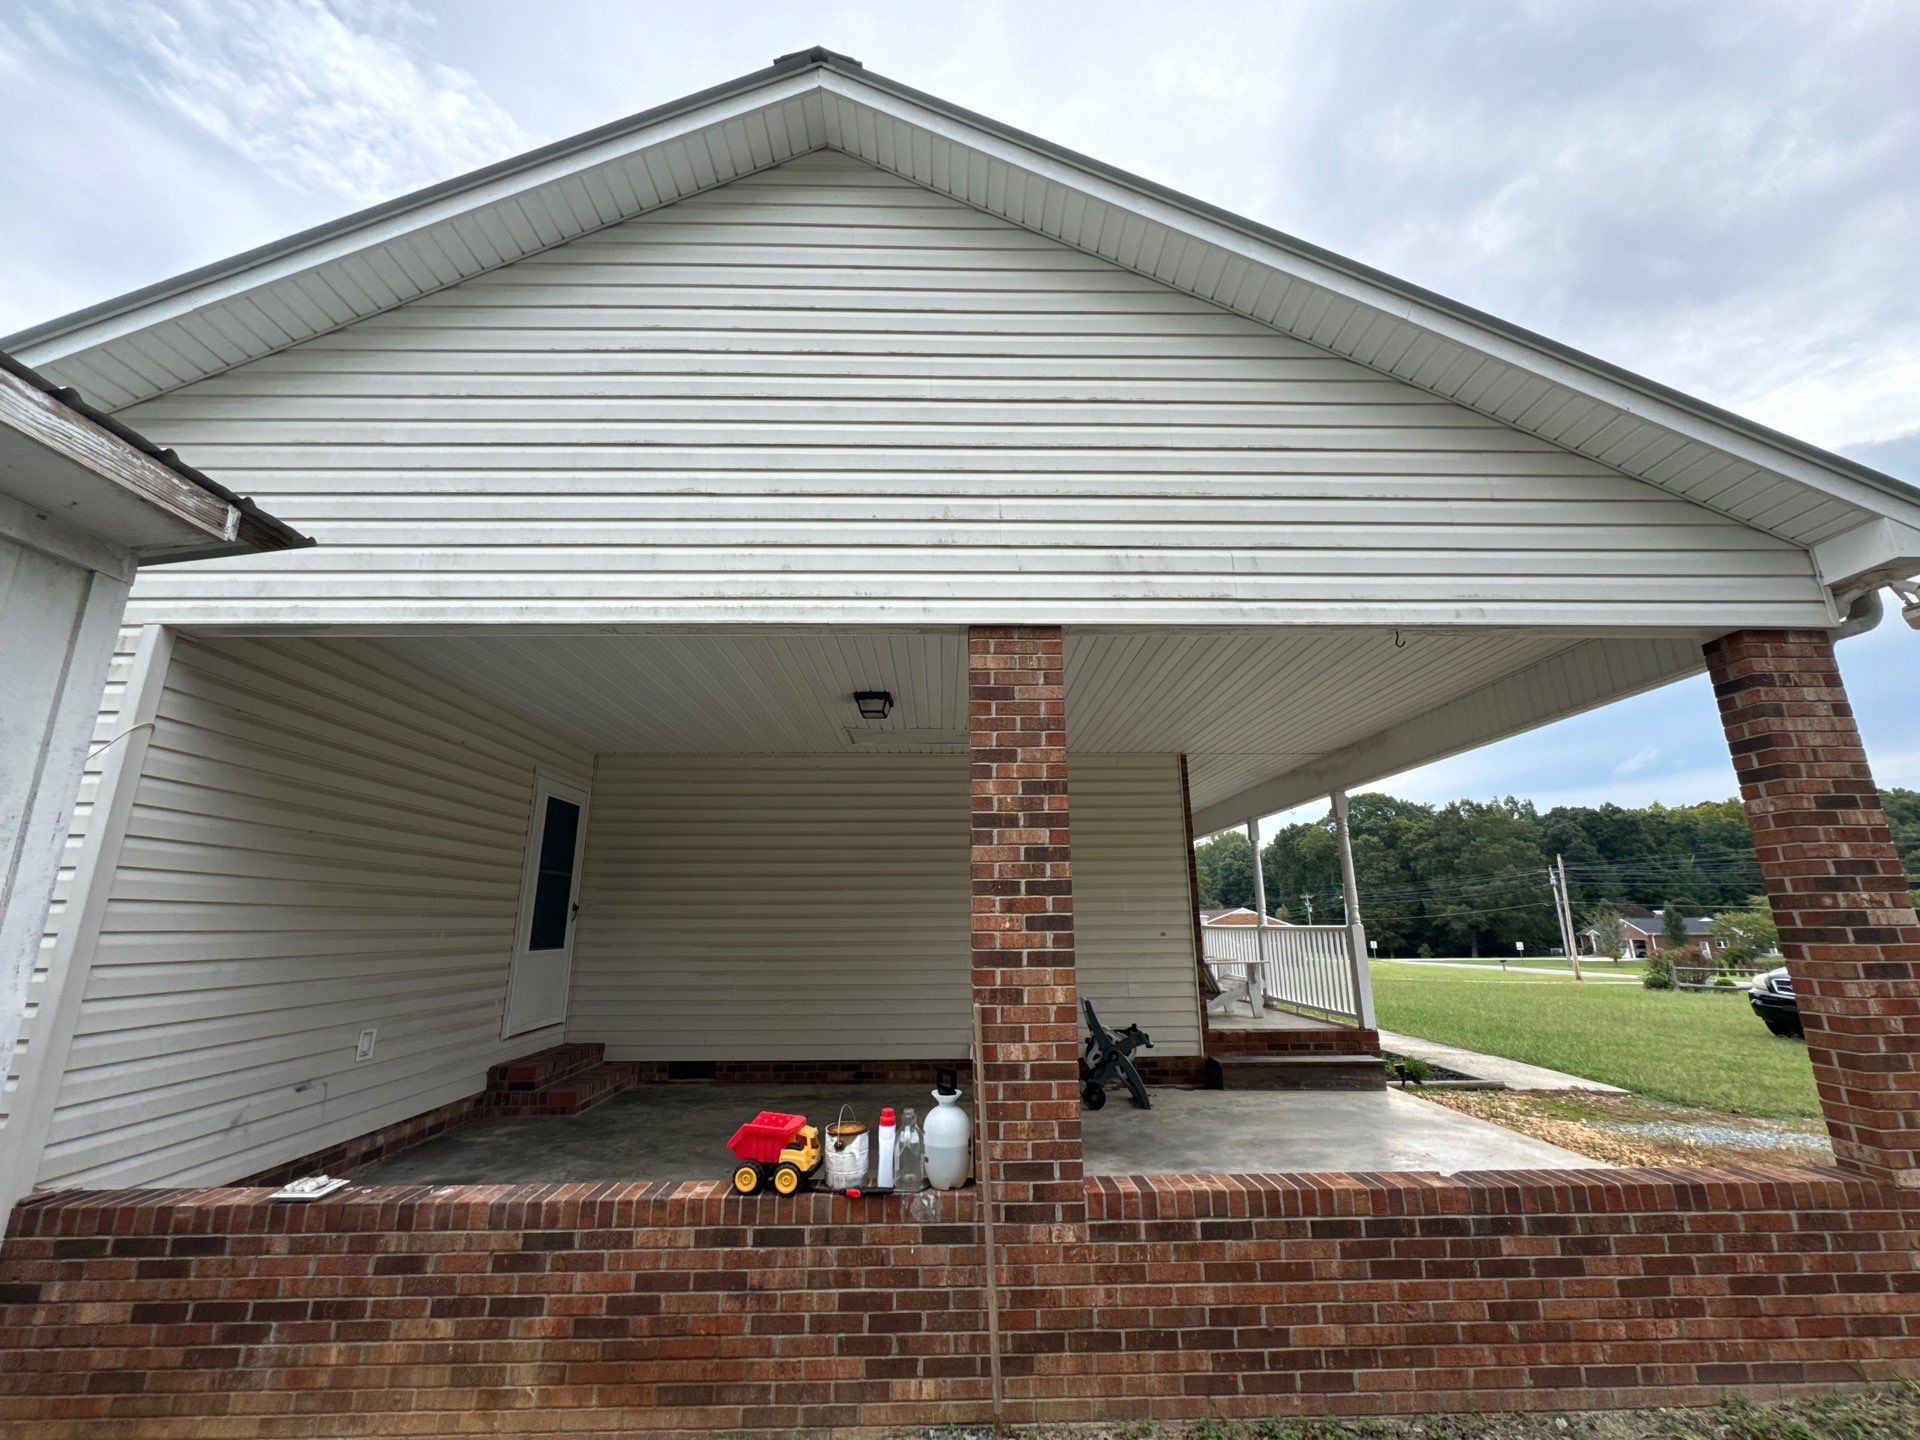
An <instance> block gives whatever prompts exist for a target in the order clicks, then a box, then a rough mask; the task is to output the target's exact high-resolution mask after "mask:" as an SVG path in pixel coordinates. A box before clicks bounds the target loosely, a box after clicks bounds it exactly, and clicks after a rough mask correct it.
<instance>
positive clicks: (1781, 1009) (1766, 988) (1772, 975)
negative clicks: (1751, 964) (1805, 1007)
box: [1747, 965, 1801, 1035]
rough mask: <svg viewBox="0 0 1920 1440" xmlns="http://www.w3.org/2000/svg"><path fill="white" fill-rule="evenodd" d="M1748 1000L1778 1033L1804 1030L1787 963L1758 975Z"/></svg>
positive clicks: (1773, 1030) (1754, 978)
mask: <svg viewBox="0 0 1920 1440" xmlns="http://www.w3.org/2000/svg"><path fill="white" fill-rule="evenodd" d="M1747 1003H1748V1004H1749V1005H1751V1006H1753V1013H1754V1014H1756V1015H1758V1016H1759V1017H1760V1018H1761V1019H1762V1020H1764V1021H1766V1022H1767V1029H1769V1030H1771V1031H1772V1032H1773V1033H1774V1034H1776V1035H1798V1034H1800V1033H1801V1030H1800V1002H1799V1001H1798V1000H1796V999H1794V998H1793V977H1792V976H1791V975H1789V974H1787V967H1786V966H1784V965H1782V966H1781V967H1780V968H1779V969H1777V970H1769V971H1767V973H1766V974H1764V975H1756V976H1754V977H1753V986H1752V988H1751V989H1749V990H1748V991H1747Z"/></svg>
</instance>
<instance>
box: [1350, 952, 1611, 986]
mask: <svg viewBox="0 0 1920 1440" xmlns="http://www.w3.org/2000/svg"><path fill="white" fill-rule="evenodd" d="M1376 958H1385V957H1376ZM1394 958H1396V959H1397V958H1399V957H1397V956H1396V957H1394ZM1500 960H1501V957H1500V956H1498V955H1436V956H1435V957H1434V958H1433V960H1431V961H1427V960H1406V961H1404V962H1403V963H1405V964H1408V965H1427V964H1436V963H1444V964H1447V965H1485V966H1488V967H1490V968H1492V969H1495V970H1498V969H1499V968H1500ZM1506 962H1507V964H1509V965H1518V966H1523V967H1524V968H1526V969H1528V970H1565V971H1567V972H1568V973H1569V974H1571V973H1572V972H1573V966H1572V965H1571V964H1569V963H1568V962H1567V957H1566V956H1564V955H1509V956H1507V957H1506ZM1645 968H1646V967H1645V966H1644V965H1643V964H1642V963H1641V962H1640V961H1638V960H1596V959H1594V958H1593V957H1592V956H1591V955H1582V956H1581V957H1580V973H1581V974H1583V975H1626V976H1631V977H1632V978H1634V979H1636V980H1637V979H1639V978H1640V972H1641V971H1642V970H1644V969H1645Z"/></svg>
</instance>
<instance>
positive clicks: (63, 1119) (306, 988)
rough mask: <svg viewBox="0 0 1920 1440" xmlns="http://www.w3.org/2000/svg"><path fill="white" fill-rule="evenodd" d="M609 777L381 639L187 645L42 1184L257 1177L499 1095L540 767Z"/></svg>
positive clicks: (513, 1047) (145, 784)
mask: <svg viewBox="0 0 1920 1440" xmlns="http://www.w3.org/2000/svg"><path fill="white" fill-rule="evenodd" d="M590 764H591V759H590V757H589V756H588V755H586V754H585V753H584V752H581V751H580V750H578V749H576V748H575V747H573V746H571V745H569V744H567V743H565V742H563V741H560V740H557V739H555V738H553V737H550V736H549V735H547V734H545V733H544V732H543V731H541V730H540V729H539V728H538V727H536V726H534V725H532V724H530V723H528V722H526V721H524V720H521V719H519V718H517V717H514V716H512V715H510V714H508V713H507V712H504V711H499V710H496V709H493V708H491V707H489V706H486V705H485V704H483V703H482V702H479V701H476V700H475V699H473V698H472V697H471V696H469V695H467V694H465V693H464V692H462V691H460V690H457V689H455V688H454V687H453V686H450V685H448V684H446V683H445V682H443V681H439V680H436V679H433V678H432V677H430V676H428V675H427V674H426V673H425V672H424V671H421V670H419V669H418V668H417V667H414V666H412V665H411V664H408V663H407V662H405V661H401V660H399V659H397V658H396V657H394V656H392V655H391V654H388V653H386V652H384V651H383V650H381V649H379V648H378V647H376V646H374V645H372V644H370V643H367V642H355V641H343V642H321V641H283V642H267V641H226V642H221V643H218V644H211V643H196V642H191V641H185V640H183V641H182V642H181V643H180V644H179V646H178V648H177V650H176V652H175V655H174V659H173V663H172V666H171V668H170V669H169V671H168V674H167V682H166V690H165V693H164V694H163V696H162V699H161V703H160V715H159V723H158V725H157V727H156V729H155V732H154V736H153V743H152V746H151V748H150V749H149V750H148V752H147V759H146V765H145V768H144V772H143V774H142V776H141V779H140V782H139V790H138V791H137V793H136V797H135V806H134V811H133V816H132V820H131V823H130V827H129V831H128V834H127V838H126V841H125V844H124V848H123V849H122V852H121V856H120V864H119V867H118V869H117V871H116V872H115V874H114V876H113V881H112V884H113V889H112V894H111V898H110V900H109V903H108V907H107V912H106V919H105V923H104V926H103V929H102V933H101V935H100V939H99V944H98V947H97V949H96V951H95V954H94V958H93V967H92V971H91V974H90V977H89V981H88V986H87V992H86V999H85V1002H84V1005H83V1007H82V1010H81V1016H80V1023H79V1027H78V1030H77V1031H76V1033H75V1037H74V1041H73V1047H72V1053H71V1055H70V1057H69V1059H68V1068H67V1073H66V1077H65V1080H64V1082H63V1085H62V1088H61V1092H60V1099H59V1106H58V1109H57V1110H56V1112H55V1115H54V1121H53V1128H52V1132H51V1135H50V1137H49V1145H48V1148H47V1153H46V1158H45V1160H44V1162H43V1166H42V1171H41V1174H40V1177H39V1178H40V1181H41V1183H42V1184H48V1185H55V1184H57V1185H113V1184H129V1183H152V1182H163V1181H171V1182H185V1183H193V1182H203V1181H205V1182H211V1181H219V1180H231V1179H234V1178H236V1177H238V1176H242V1175H246V1174H249V1173H252V1172H254V1171H257V1170H260V1169H262V1168H264V1167H266V1166H268V1165H271V1164H273V1163H276V1162H278V1161H281V1160H286V1159H289V1158H292V1157H294V1156H297V1155H301V1154H304V1153H307V1152H310V1151H313V1150H316V1149H320V1148H322V1147H324V1146H326V1145H329V1144H332V1143H335V1142H338V1141H340V1140H344V1139H347V1138H350V1137H352V1136H355V1135H358V1134H361V1133H363V1132H365V1131H367V1130H371V1129H373V1128H375V1127H377V1126H380V1125H384V1124H388V1123H391V1122H393V1121H395V1120H399V1119H403V1118H405V1117H407V1116H410V1115H413V1114H417V1113H418V1112H420V1111H422V1110H426V1109H430V1108H432V1107H433V1106H435V1105H439V1104H443V1103H445V1102H447V1101H449V1100H453V1099H457V1098H459V1097H461V1096H464V1095H468V1094H472V1093H473V1092H475V1091H477V1090H479V1089H480V1088H481V1087H482V1086H483V1084H484V1083H485V1074H486V1069H487V1066H488V1065H489V1064H492V1063H494V1062H496V1061H498V1060H500V1059H502V1058H504V1057H506V1056H508V1055H510V1054H518V1053H521V1052H523V1051H524V1050H526V1049H528V1048H529V1042H528V1040H527V1038H526V1037H521V1038H520V1039H519V1040H516V1041H512V1042H508V1043H505V1044H503V1043H502V1042H501V1040H500V1021H501V1005H502V1000H503V997H504V994H505V986H506V976H507V965H508V961H509V956H510V953H511V949H512V942H513V931H514V921H515V917H516V914H517V907H518V903H519V889H520V873H521V863H522V860H523V858H524V855H525V846H526V836H527V822H528V807H529V804H530V801H531V796H532V787H533V780H534V771H535V768H536V767H540V768H544V769H547V770H550V771H553V772H554V773H557V774H562V775H567V776H571V777H574V778H581V779H583V778H584V777H585V775H586V773H587V770H588V767H589V766H590ZM368 1026H377V1027H378V1030H379V1038H378V1041H377V1044H376V1049H375V1054H374V1058H373V1059H372V1060H370V1061H367V1062H365V1063H359V1064H356V1063H355V1061H354V1058H353V1055H354V1046H355V1042H356V1040H357V1038H358V1036H359V1033H360V1031H361V1030H362V1029H364V1028H366V1027H368ZM535 1043H537V1042H535Z"/></svg>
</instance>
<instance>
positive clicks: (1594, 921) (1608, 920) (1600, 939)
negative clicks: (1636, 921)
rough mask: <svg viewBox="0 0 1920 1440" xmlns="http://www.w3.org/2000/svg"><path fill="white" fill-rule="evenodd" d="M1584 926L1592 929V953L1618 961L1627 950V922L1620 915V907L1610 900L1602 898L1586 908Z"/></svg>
mask: <svg viewBox="0 0 1920 1440" xmlns="http://www.w3.org/2000/svg"><path fill="white" fill-rule="evenodd" d="M1585 925H1586V928H1587V929H1589V930H1591V931H1593V953H1594V954H1595V955H1604V956H1606V957H1607V958H1608V959H1610V960H1614V961H1618V960H1619V959H1620V957H1621V956H1622V955H1624V954H1625V953H1626V950H1627V922H1626V921H1625V919H1623V918H1622V917H1621V914H1620V907H1619V906H1618V905H1615V904H1614V903H1613V902H1612V901H1611V900H1602V901H1600V902H1599V903H1598V904H1597V905H1594V906H1592V907H1591V908H1590V909H1588V911H1587V914H1586V920H1585Z"/></svg>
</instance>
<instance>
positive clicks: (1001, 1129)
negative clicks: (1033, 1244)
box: [967, 625, 1087, 1226]
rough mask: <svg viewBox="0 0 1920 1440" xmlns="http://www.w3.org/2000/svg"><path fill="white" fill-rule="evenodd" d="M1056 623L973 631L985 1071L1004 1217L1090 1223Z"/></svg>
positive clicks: (970, 714)
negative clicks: (1084, 1170) (1083, 1174)
mask: <svg viewBox="0 0 1920 1440" xmlns="http://www.w3.org/2000/svg"><path fill="white" fill-rule="evenodd" d="M1066 723H1067V707H1066V699H1065V690H1064V689H1063V686H1062V677H1061V673H1060V630H1059V627H1058V626H992V625H976V626H974V627H973V628H971V629H970V630H969V631H968V632H967V732H968V733H967V744H968V759H969V761H970V774H971V777H972V785H971V791H972V820H973V849H972V866H973V890H972V894H973V998H974V1000H975V1001H976V1002H977V1003H978V1004H979V1006H980V1008H981V1041H982V1047H983V1050H984V1054H983V1055H982V1056H981V1057H980V1063H979V1064H978V1065H977V1066H976V1069H975V1077H976V1083H978V1084H979V1085H980V1086H981V1102H982V1103H981V1109H982V1115H983V1117H984V1119H985V1124H986V1137H985V1138H986V1141H987V1143H988V1144H989V1145H990V1146H991V1152H990V1153H991V1154H992V1156H993V1178H994V1182H995V1185H996V1186H997V1198H998V1199H999V1201H1000V1205H999V1212H1000V1214H1001V1216H1002V1217H1003V1218H1004V1219H1005V1221H1006V1222H1007V1223H1008V1224H1009V1225H1016V1226H1045V1225H1075V1226H1078V1225H1084V1224H1085V1223H1086V1218H1087V1200H1086V1190H1085V1188H1084V1186H1083V1184H1082V1182H1081V1152H1080V1066H1079V1036H1080V1025H1079V1017H1078V1016H1077V1015H1076V1014H1075V1008H1076V1006H1077V1005H1078V1004H1079V1000H1078V995H1077V992H1076V990H1075V987H1074V977H1073V878H1072V871H1071V869H1070V865H1069V854H1070V847H1069V838H1068V831H1067V751H1066V744H1067V735H1066Z"/></svg>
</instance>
